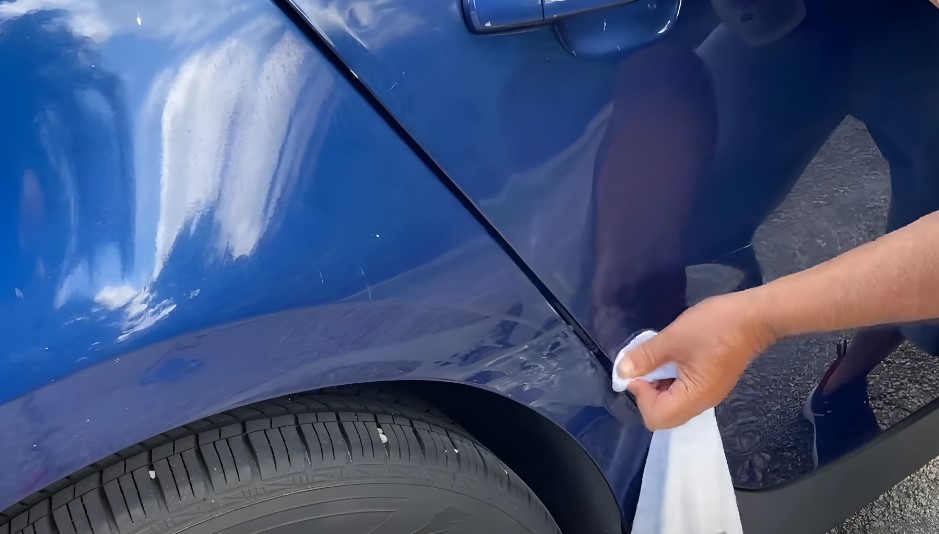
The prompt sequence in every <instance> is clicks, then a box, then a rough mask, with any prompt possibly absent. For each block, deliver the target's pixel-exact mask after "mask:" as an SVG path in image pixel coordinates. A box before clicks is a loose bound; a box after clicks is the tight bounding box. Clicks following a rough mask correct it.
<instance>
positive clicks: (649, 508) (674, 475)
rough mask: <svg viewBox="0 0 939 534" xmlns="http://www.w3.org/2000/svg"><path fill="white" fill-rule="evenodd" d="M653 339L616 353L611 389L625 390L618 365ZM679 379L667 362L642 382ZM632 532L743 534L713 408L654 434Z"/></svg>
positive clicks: (633, 343) (647, 335)
mask: <svg viewBox="0 0 939 534" xmlns="http://www.w3.org/2000/svg"><path fill="white" fill-rule="evenodd" d="M655 335H656V333H655V332H653V331H645V332H642V333H641V334H639V335H638V336H636V337H635V338H633V340H632V341H630V342H629V344H627V345H626V347H624V348H623V350H621V351H620V352H619V354H617V355H616V361H615V364H614V366H613V391H616V392H622V391H625V390H626V387H627V386H628V385H629V382H630V381H631V380H629V379H623V378H620V377H619V376H618V375H617V372H616V368H617V367H618V366H619V362H620V361H621V360H622V359H623V357H624V356H625V354H626V353H627V352H629V351H630V350H632V349H634V348H636V347H637V346H639V345H640V344H641V343H644V342H646V341H648V340H649V339H652V338H653V337H655ZM677 377H678V368H677V366H676V365H674V364H666V365H663V366H662V367H659V368H658V369H656V370H655V371H653V372H651V373H649V374H647V375H645V376H643V377H640V379H641V380H646V381H649V382H652V381H655V380H664V379H668V378H677ZM632 532H633V534H742V533H743V527H742V526H741V525H740V512H739V511H738V510H737V498H736V495H735V494H734V485H733V482H732V481H731V479H730V470H729V469H728V468H727V458H726V457H725V456H724V445H723V444H722V443H721V434H720V432H719V431H718V428H717V420H716V419H715V417H714V409H713V408H711V409H709V410H707V411H705V412H704V413H702V414H701V415H698V416H697V417H694V418H693V419H691V420H690V421H688V422H687V423H685V424H683V425H681V426H679V427H676V428H673V429H670V430H659V431H657V432H653V433H652V440H651V442H650V443H649V455H648V456H647V457H646V465H645V469H644V470H643V472H642V486H641V488H640V490H639V503H638V504H637V506H636V516H635V518H634V519H633V527H632Z"/></svg>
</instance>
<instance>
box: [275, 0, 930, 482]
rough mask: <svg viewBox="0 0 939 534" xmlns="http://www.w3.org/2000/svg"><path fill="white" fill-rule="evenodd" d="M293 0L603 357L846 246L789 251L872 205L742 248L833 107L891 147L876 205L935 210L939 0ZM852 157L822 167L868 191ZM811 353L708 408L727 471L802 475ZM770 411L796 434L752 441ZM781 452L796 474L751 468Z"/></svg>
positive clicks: (743, 477)
mask: <svg viewBox="0 0 939 534" xmlns="http://www.w3.org/2000/svg"><path fill="white" fill-rule="evenodd" d="M293 3H294V4H295V5H296V6H297V8H298V10H299V11H300V12H302V14H303V15H304V17H305V18H306V20H307V22H308V23H309V24H310V25H311V26H312V27H314V28H316V30H317V31H318V32H319V33H320V34H322V35H323V36H324V38H325V39H326V40H327V41H328V42H329V43H330V45H331V46H332V47H333V48H334V49H335V51H336V52H337V53H338V54H339V55H340V56H341V58H342V59H343V61H344V62H345V63H346V64H347V65H348V67H349V68H350V69H351V70H352V71H354V72H355V73H356V75H357V76H358V77H359V79H360V80H361V81H362V83H364V84H365V85H366V86H367V87H368V88H369V90H370V91H371V92H372V93H373V94H374V95H375V96H376V98H377V99H378V100H380V102H381V103H382V104H383V105H384V106H385V108H386V109H387V110H388V111H389V112H390V113H391V114H392V115H394V117H395V118H396V119H397V120H398V121H399V122H400V124H401V125H402V127H403V128H404V129H406V130H407V131H408V132H409V133H410V134H411V135H412V136H413V137H414V139H415V140H416V142H417V143H419V144H420V145H421V146H422V147H423V149H424V150H425V151H426V152H427V153H428V154H429V155H430V156H431V157H432V158H433V159H434V160H435V161H436V162H438V164H439V165H440V167H441V168H442V169H443V170H444V171H445V172H446V173H447V174H448V176H449V177H450V178H451V179H452V180H453V181H454V182H455V183H456V184H457V185H458V186H459V187H460V189H461V190H462V191H464V192H465V193H466V195H467V196H468V197H469V198H470V199H471V200H472V202H473V203H474V204H475V206H477V207H478V209H479V210H480V211H481V212H483V213H484V214H485V216H486V217H487V218H488V220H489V221H491V222H492V223H493V225H494V226H495V227H496V228H497V229H498V231H499V232H500V233H501V234H502V235H503V236H505V238H506V239H507V241H508V242H509V244H510V245H511V246H512V247H513V248H514V250H515V251H516V252H517V253H518V254H519V255H520V257H521V258H522V259H523V260H524V261H525V262H526V263H527V264H528V265H529V266H530V267H531V269H532V270H533V271H534V272H535V273H536V275H537V276H538V277H539V278H540V279H541V280H542V281H543V282H544V283H545V284H546V286H547V287H548V288H549V289H550V291H551V292H552V293H553V294H554V295H555V296H556V297H557V298H558V300H559V301H560V302H561V304H563V306H565V307H566V308H567V309H568V310H569V311H570V312H571V313H572V314H573V316H574V317H576V318H577V320H578V321H579V323H580V324H581V325H583V326H584V328H585V330H586V331H587V332H588V333H589V334H590V335H591V336H592V337H593V338H594V339H595V340H596V341H597V342H598V344H599V345H600V346H601V347H602V348H603V349H604V350H605V351H606V353H607V355H610V354H613V353H614V351H615V350H616V349H617V348H618V347H619V346H620V345H621V344H622V343H623V340H624V339H626V338H627V337H628V336H629V335H630V334H631V333H633V332H635V331H637V330H639V329H643V328H662V327H664V326H665V325H667V324H668V323H669V322H671V320H673V319H674V318H675V317H677V316H678V315H679V314H680V313H681V312H682V311H683V310H684V309H685V308H686V307H687V306H688V305H689V304H691V303H693V302H694V301H695V300H696V299H700V298H702V297H705V296H708V295H713V294H716V293H721V292H726V291H730V290H733V289H737V288H742V287H748V286H752V285H756V284H759V283H761V282H762V280H763V278H764V275H765V276H766V277H768V278H773V277H778V276H780V275H782V274H787V273H789V272H792V271H794V270H796V269H801V268H805V267H809V266H811V265H812V264H814V263H817V262H819V261H822V260H824V259H827V258H828V257H831V256H832V255H834V254H835V253H838V252H841V251H843V249H844V247H829V248H827V249H825V250H824V251H823V252H821V253H815V254H814V255H813V256H811V257H810V258H809V259H806V257H805V256H801V253H802V251H803V250H804V248H805V246H806V243H811V242H813V241H815V240H820V241H825V239H828V237H827V236H843V235H845V234H846V233H850V232H851V231H852V229H854V228H858V227H871V226H872V227H878V228H879V227H882V216H881V215H877V214H874V213H873V212H871V210H869V209H867V208H857V207H856V206H855V207H852V209H854V210H855V211H856V212H857V213H853V212H852V215H851V216H850V217H845V216H844V214H835V215H823V214H820V213H821V212H820V211H819V210H806V211H807V212H809V213H811V214H812V216H811V217H810V216H802V217H801V221H800V222H799V224H800V225H801V226H800V227H799V228H798V232H797V233H790V234H788V235H787V236H783V237H780V238H779V239H777V240H770V241H769V242H768V246H765V247H764V248H763V250H762V251H756V252H755V251H754V247H752V246H751V243H752V242H753V241H754V236H755V235H756V234H757V229H758V228H760V227H761V226H762V225H764V222H766V221H767V220H770V219H772V217H771V216H772V214H773V212H774V210H775V209H776V208H777V207H778V206H780V204H781V203H782V202H783V201H784V200H785V199H786V198H787V196H789V195H790V194H793V195H795V194H796V193H797V191H796V190H795V189H794V186H795V184H796V182H797V181H799V179H800V177H801V176H802V175H803V171H805V170H806V168H807V165H808V164H809V162H810V161H811V160H812V158H813V157H814V156H815V155H816V153H818V151H819V149H820V147H822V145H823V144H824V143H825V141H826V140H827V139H828V138H829V137H830V136H831V135H832V132H833V131H835V129H836V128H837V127H838V125H839V124H841V123H842V122H843V121H844V120H845V118H846V117H847V116H849V115H851V116H853V117H856V118H858V119H859V120H861V121H863V122H864V123H865V124H866V125H867V128H868V129H869V131H870V132H871V134H872V135H873V137H874V142H876V145H877V147H878V148H879V149H880V151H881V152H882V153H883V154H884V155H885V157H886V158H887V160H888V161H889V164H890V167H891V171H892V172H891V182H892V187H893V188H894V189H893V190H894V191H900V192H901V193H899V195H897V194H895V195H894V196H893V198H892V199H891V200H893V199H896V198H900V199H901V200H902V198H903V195H905V194H906V193H903V192H904V191H906V192H907V193H909V192H911V191H917V192H918V193H916V194H914V196H916V197H917V198H918V200H916V201H912V202H910V203H909V204H904V205H905V206H907V207H906V208H900V207H893V206H892V207H891V214H892V215H891V218H890V220H891V221H893V220H894V218H893V217H894V215H896V214H897V213H903V214H904V216H906V217H910V216H921V215H924V214H925V213H928V212H929V211H932V210H934V209H936V208H937V206H939V203H937V202H939V201H937V199H939V195H937V194H935V192H934V191H933V189H932V188H931V187H930V185H928V184H931V183H933V182H934V172H933V173H932V174H930V172H931V171H927V169H934V168H936V167H935V166H936V165H937V164H936V162H935V157H934V154H937V153H939V151H937V150H936V139H939V135H937V134H936V132H935V131H933V129H931V128H932V126H931V125H935V124H939V121H937V120H936V117H939V114H936V112H935V111H934V110H935V109H937V108H936V106H935V102H936V99H935V98H934V97H933V96H932V95H931V93H928V92H924V91H922V90H918V89H916V88H917V87H929V86H933V85H934V84H935V82H936V76H935V74H934V73H936V72H939V69H937V65H939V47H937V46H936V45H937V44H939V37H937V36H939V31H937V28H939V11H937V10H936V9H935V8H934V6H932V5H931V4H930V3H929V2H927V1H925V0H899V1H892V0H865V1H863V2H853V3H852V2H848V1H846V0H838V1H836V2H803V1H802V0H754V1H746V2H737V1H733V0H714V1H712V2H709V1H704V0H692V1H687V2H684V4H683V5H682V4H680V3H679V2H662V1H651V2H646V1H643V2H636V3H634V4H630V5H626V6H621V7H620V8H617V9H605V10H597V11H593V12H590V13H588V14H585V15H579V16H577V17H572V18H570V19H562V21H561V22H560V23H559V24H557V25H556V26H554V27H552V26H550V25H549V26H544V27H539V28H536V29H533V30H531V31H526V32H516V33H511V34H500V35H476V34H473V33H471V32H469V31H467V30H466V28H465V24H464V21H463V17H462V14H461V10H460V9H459V6H458V5H455V4H456V3H455V2H448V1H439V2H413V1H410V0H384V1H381V2H368V1H351V2H349V1H337V0H293ZM559 5H563V4H559ZM570 5H575V4H570ZM545 6H546V10H547V9H549V7H548V6H549V4H547V3H546V4H545ZM642 9H645V10H646V11H648V12H649V13H645V16H647V17H648V18H644V17H642V16H639V13H638V11H641V10H642ZM630 10H633V11H632V12H631V13H632V16H630ZM546 13H547V11H546ZM605 33H606V34H609V35H604V34H605ZM559 36H560V39H559V38H558V37H559ZM571 52H573V53H571ZM912 109H917V110H920V109H923V110H929V111H928V112H924V113H920V112H911V111H910V110H912ZM851 159H852V158H851V157H843V158H842V159H841V160H842V161H850V160H851ZM824 164H825V165H829V167H826V168H825V169H824V171H823V172H821V173H815V174H814V175H813V176H810V178H816V179H815V181H814V183H813V184H811V185H812V187H815V188H817V189H821V190H824V191H829V192H831V191H835V192H834V193H830V194H836V195H837V194H841V193H838V192H837V191H839V190H841V191H843V187H842V186H838V187H839V188H840V189H834V188H833V187H832V186H831V184H830V183H827V182H824V180H819V179H817V176H818V174H822V175H827V176H838V175H839V174H844V173H845V172H848V171H845V170H844V169H843V167H844V165H842V164H839V165H836V166H834V168H832V167H830V165H831V162H830V161H829V162H825V163H824ZM851 172H852V174H860V175H861V176H856V175H852V176H840V177H839V178H843V179H844V181H845V182H847V183H849V184H852V185H851V187H854V188H856V189H857V190H861V189H864V188H866V187H867V186H868V184H867V183H865V180H867V179H868V176H867V175H866V174H865V172H866V170H865V171H851ZM819 181H821V182H822V183H821V184H818V182H819ZM804 187H808V185H806V186H804ZM802 194H804V193H802ZM826 198H828V197H826ZM797 202H804V203H807V204H810V205H811V204H812V202H815V200H812V201H809V200H805V197H804V196H803V197H802V199H798V200H797ZM818 202H819V203H820V204H824V203H825V202H827V201H826V200H818ZM904 202H905V201H904ZM897 204H898V205H899V204H900V203H897ZM904 220H906V219H904ZM858 221H863V222H858ZM891 224H893V223H891ZM796 235H797V236H800V237H795V236H796ZM786 238H788V239H786ZM831 241H840V238H838V239H831ZM796 259H798V261H796ZM714 264H716V265H714ZM725 267H729V268H731V269H725ZM728 270H730V271H731V272H730V273H729V274H728V272H727V271H728ZM826 343H828V342H827V341H826ZM814 350H816V351H817V352H816V353H815V354H816V355H817V357H815V358H809V359H808V360H809V362H810V363H811V365H803V364H800V365H799V366H798V368H797V369H791V368H786V367H787V364H786V363H785V362H786V361H787V360H786V359H785V358H777V359H776V360H775V361H774V360H773V359H766V358H764V359H763V360H761V361H760V362H758V365H756V366H755V367H753V368H752V369H753V371H752V374H756V375H757V376H756V377H755V378H754V379H753V381H754V382H755V383H758V384H760V385H761V386H763V387H756V386H753V383H752V382H751V383H750V384H747V385H746V386H747V388H746V390H745V395H746V398H740V397H733V398H731V402H730V403H728V404H729V405H730V406H726V407H723V408H725V409H727V410H730V412H729V413H731V414H732V416H728V417H727V418H726V419H724V421H725V424H724V431H725V441H726V443H728V450H729V453H728V456H729V457H730V458H731V460H732V463H734V474H735V476H736V477H737V481H738V482H739V483H740V484H741V485H744V486H747V487H762V486H766V485H771V484H775V483H778V482H780V481H781V480H787V479H791V478H793V477H795V476H797V475H798V474H802V473H804V472H807V471H809V470H811V465H812V462H811V458H810V456H811V455H810V452H809V451H810V450H811V444H810V443H808V440H810V439H811V436H810V435H809V436H808V437H807V438H806V441H805V442H804V443H799V442H797V441H796V440H793V439H790V435H794V434H797V433H802V434H804V433H805V425H804V424H803V422H802V419H801V416H800V415H799V413H800V412H799V406H801V403H802V402H803V401H804V398H805V395H807V394H808V391H809V390H810V389H811V386H812V385H814V383H817V381H818V380H819V378H821V376H822V375H823V374H824V364H822V365H820V366H819V365H815V364H814V362H824V361H825V360H826V358H828V355H829V354H831V353H832V352H833V349H831V348H829V347H825V349H821V350H820V349H817V348H816V349H814ZM804 353H808V351H804ZM763 362H773V363H766V364H765V366H764V364H763ZM788 365H790V366H791V364H788ZM819 367H820V368H819ZM752 374H751V376H752ZM775 377H783V378H779V379H778V380H777V379H776V378H775ZM790 377H791V378H790ZM766 383H772V384H773V388H767V387H765V384H766ZM794 384H805V385H806V387H805V388H804V389H801V390H799V389H798V387H801V386H798V387H796V386H794ZM769 391H772V392H774V394H775V395H774V396H770V397H769V398H767V395H768V393H767V392H769ZM780 392H785V395H782V394H781V393H780ZM780 407H782V408H780ZM770 410H772V411H774V413H775V414H777V415H778V414H780V413H781V412H783V411H785V412H786V413H785V416H780V419H779V420H783V421H785V422H786V425H787V426H786V427H785V428H787V429H791V430H792V432H788V431H787V432H781V433H780V434H779V435H774V437H773V438H772V439H771V440H766V439H764V438H763V435H765V434H770V432H768V431H767V429H766V428H765V426H766V425H767V423H766V422H767V421H770V420H775V419H772V418H769V417H764V416H762V414H765V413H767V412H768V411H770ZM754 414H757V415H754ZM761 425H762V426H761ZM754 436H759V437H754ZM792 458H802V459H805V463H804V464H803V467H804V469H803V468H802V467H799V468H797V469H794V470H793V471H790V472H787V473H785V474H778V473H777V474H776V475H773V476H769V475H767V473H770V472H772V471H773V470H774V469H775V468H776V467H777V466H779V465H786V464H787V463H792V462H791V461H790V460H791V459H792Z"/></svg>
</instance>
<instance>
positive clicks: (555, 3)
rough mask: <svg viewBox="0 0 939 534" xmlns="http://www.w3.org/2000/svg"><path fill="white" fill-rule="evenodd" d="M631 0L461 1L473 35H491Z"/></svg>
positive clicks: (623, 3)
mask: <svg viewBox="0 0 939 534" xmlns="http://www.w3.org/2000/svg"><path fill="white" fill-rule="evenodd" d="M634 1H635V0H463V14H464V16H465V18H466V23H467V25H468V26H469V28H470V30H471V31H473V32H474V33H493V32H504V31H509V30H516V29H519V28H528V27H532V26H540V25H543V24H552V23H554V22H556V21H557V20H558V19H561V18H563V17H569V16H572V15H578V14H581V13H587V12H590V11H595V10H598V9H605V8H612V7H617V6H622V5H625V4H629V3H632V2H634Z"/></svg>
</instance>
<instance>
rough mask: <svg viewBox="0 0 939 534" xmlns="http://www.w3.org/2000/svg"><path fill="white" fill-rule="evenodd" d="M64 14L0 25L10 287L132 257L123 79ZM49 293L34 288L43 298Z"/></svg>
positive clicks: (4, 227) (3, 231) (0, 140)
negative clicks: (104, 258) (107, 254)
mask: <svg viewBox="0 0 939 534" xmlns="http://www.w3.org/2000/svg"><path fill="white" fill-rule="evenodd" d="M64 17H65V14H64V13H63V12H61V11H48V10H47V11H34V12H30V13H27V14H25V15H22V16H17V17H13V18H10V19H7V20H5V21H2V22H0V73H2V77H3V80H4V83H3V84H2V85H0V95H2V105H0V147H2V149H0V150H2V153H3V158H2V161H0V199H2V200H0V202H3V210H2V211H3V215H0V217H2V219H0V256H2V257H4V258H9V259H10V260H13V261H12V263H15V266H12V267H13V269H14V273H13V275H14V279H13V280H11V282H12V283H14V284H17V287H24V286H27V285H28V284H30V281H31V280H32V281H36V280H37V279H41V278H44V279H45V280H46V281H53V282H55V281H58V280H61V279H62V277H64V276H66V275H67V274H68V273H70V272H71V271H72V270H73V269H75V268H76V267H77V266H79V265H80V264H82V263H83V262H85V263H86V265H87V264H88V263H90V262H92V261H94V258H95V257H96V255H101V254H103V253H104V252H103V251H104V250H105V249H107V248H108V247H110V249H111V251H112V252H111V254H112V255H116V256H117V257H114V258H112V259H111V262H112V263H115V262H114V260H119V267H114V268H115V269H117V268H119V269H120V270H122V271H123V270H126V269H127V268H128V267H129V266H130V262H131V258H132V257H133V256H132V253H133V249H132V238H133V232H134V227H133V225H134V216H133V213H134V202H135V199H134V182H133V169H132V159H133V158H132V155H131V142H130V132H129V120H128V117H127V111H126V109H125V105H124V97H123V88H122V86H121V80H119V79H118V78H117V76H115V75H113V74H111V73H109V72H108V71H107V70H106V68H105V65H103V64H102V61H101V59H100V55H99V54H98V51H97V49H96V45H95V43H93V42H92V41H91V40H89V39H87V38H82V37H78V36H76V35H74V34H73V33H72V32H71V31H70V30H69V29H68V28H67V26H66V24H65V21H64ZM27 182H28V183H27ZM24 195H31V197H30V198H25V196H24ZM14 259H15V260H14ZM98 259H100V258H98ZM92 274H93V270H92ZM114 274H119V273H114ZM48 285H49V284H45V286H48ZM50 289H51V288H48V287H45V288H44V289H42V294H43V295H44V297H43V300H44V301H45V302H48V301H47V300H46V299H47V298H48V296H49V295H50V293H49V292H48V291H50ZM37 291H38V288H36V289H35V290H34V293H33V296H34V297H35V296H36V294H35V293H36V292H37ZM6 298H7V296H6V295H4V297H3V299H4V300H5V299H6Z"/></svg>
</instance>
